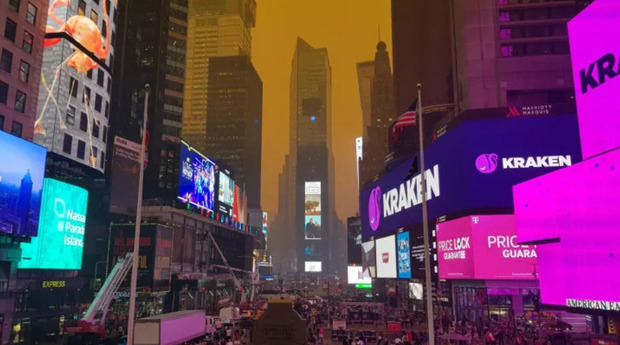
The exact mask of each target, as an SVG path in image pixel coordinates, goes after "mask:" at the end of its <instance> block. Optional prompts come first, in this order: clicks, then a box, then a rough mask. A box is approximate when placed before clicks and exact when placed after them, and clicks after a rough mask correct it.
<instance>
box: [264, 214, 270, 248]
mask: <svg viewBox="0 0 620 345" xmlns="http://www.w3.org/2000/svg"><path fill="white" fill-rule="evenodd" d="M268 228H269V214H268V213H267V212H263V236H265V244H267V243H268V241H267V239H268V238H267V232H268Z"/></svg>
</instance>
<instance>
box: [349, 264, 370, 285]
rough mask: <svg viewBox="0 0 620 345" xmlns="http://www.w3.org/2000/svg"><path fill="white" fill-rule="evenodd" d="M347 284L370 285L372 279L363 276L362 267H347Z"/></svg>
mask: <svg viewBox="0 0 620 345" xmlns="http://www.w3.org/2000/svg"><path fill="white" fill-rule="evenodd" d="M347 283H349V284H372V278H371V277H368V276H364V271H363V268H362V266H348V267H347Z"/></svg>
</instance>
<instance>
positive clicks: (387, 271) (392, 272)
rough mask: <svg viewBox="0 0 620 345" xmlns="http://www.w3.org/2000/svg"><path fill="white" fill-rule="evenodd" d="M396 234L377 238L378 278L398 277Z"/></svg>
mask: <svg viewBox="0 0 620 345" xmlns="http://www.w3.org/2000/svg"><path fill="white" fill-rule="evenodd" d="M395 237H396V236H394V235H392V236H388V237H383V238H380V239H378V240H375V243H376V244H377V255H376V259H377V278H396V238H395Z"/></svg>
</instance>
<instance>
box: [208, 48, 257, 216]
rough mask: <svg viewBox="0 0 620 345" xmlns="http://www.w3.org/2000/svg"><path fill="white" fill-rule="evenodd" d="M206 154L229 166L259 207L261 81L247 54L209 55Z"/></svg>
mask: <svg viewBox="0 0 620 345" xmlns="http://www.w3.org/2000/svg"><path fill="white" fill-rule="evenodd" d="M209 60H210V61H209V79H208V85H209V87H208V97H207V113H208V114H209V117H208V120H207V128H206V130H207V131H206V135H205V136H204V137H205V138H206V148H205V151H204V152H205V154H208V155H209V156H210V157H212V158H214V159H215V160H216V161H217V162H220V163H222V164H225V165H226V166H228V167H230V168H231V169H232V170H233V172H234V174H235V182H236V183H237V184H238V185H239V186H240V187H241V188H245V191H246V193H247V195H248V207H250V208H260V188H261V147H262V145H261V144H262V105H263V103H262V101H263V83H262V81H261V79H260V77H259V76H258V73H256V70H255V69H254V66H252V63H251V62H250V58H249V57H248V56H227V57H212V58H210V59H209Z"/></svg>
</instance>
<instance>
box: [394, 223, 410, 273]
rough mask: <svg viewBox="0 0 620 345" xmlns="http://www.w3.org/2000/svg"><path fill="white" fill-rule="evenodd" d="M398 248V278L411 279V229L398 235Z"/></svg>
mask: <svg viewBox="0 0 620 345" xmlns="http://www.w3.org/2000/svg"><path fill="white" fill-rule="evenodd" d="M396 250H397V252H398V278H405V279H411V252H410V246H409V231H405V232H401V233H399V234H398V235H396Z"/></svg>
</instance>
